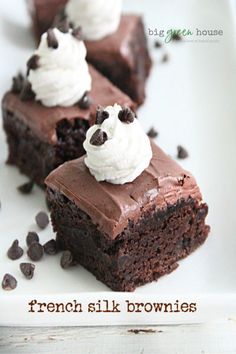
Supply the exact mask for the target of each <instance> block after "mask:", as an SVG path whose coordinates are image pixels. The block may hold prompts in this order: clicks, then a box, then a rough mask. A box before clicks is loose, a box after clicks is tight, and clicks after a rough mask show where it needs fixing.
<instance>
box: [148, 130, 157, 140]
mask: <svg viewBox="0 0 236 354" xmlns="http://www.w3.org/2000/svg"><path fill="white" fill-rule="evenodd" d="M147 135H148V136H149V138H151V139H155V138H156V137H157V136H158V132H157V131H156V129H155V128H154V127H151V128H150V129H149V131H148V132H147Z"/></svg>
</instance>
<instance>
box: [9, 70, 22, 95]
mask: <svg viewBox="0 0 236 354" xmlns="http://www.w3.org/2000/svg"><path fill="white" fill-rule="evenodd" d="M24 81H25V78H24V76H23V75H22V74H21V73H19V74H18V75H17V76H14V77H13V78H12V87H11V92H13V93H16V94H19V93H20V92H21V90H22V89H23V86H24Z"/></svg>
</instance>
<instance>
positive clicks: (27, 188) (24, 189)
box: [17, 181, 34, 194]
mask: <svg viewBox="0 0 236 354" xmlns="http://www.w3.org/2000/svg"><path fill="white" fill-rule="evenodd" d="M33 186H34V182H33V181H29V182H26V183H24V184H22V185H21V186H19V187H17V189H18V191H19V192H21V193H22V194H30V193H31V191H32V189H33Z"/></svg>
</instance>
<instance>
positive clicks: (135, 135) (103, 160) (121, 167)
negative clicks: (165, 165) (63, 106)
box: [83, 104, 152, 184]
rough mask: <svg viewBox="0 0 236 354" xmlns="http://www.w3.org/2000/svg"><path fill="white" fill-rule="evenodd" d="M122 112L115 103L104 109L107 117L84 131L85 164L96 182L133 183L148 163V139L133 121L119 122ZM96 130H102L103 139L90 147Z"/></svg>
mask: <svg viewBox="0 0 236 354" xmlns="http://www.w3.org/2000/svg"><path fill="white" fill-rule="evenodd" d="M121 110H122V108H121V106H119V105H118V104H115V105H114V106H108V107H106V108H105V109H104V111H105V112H108V114H109V116H108V117H107V118H106V119H105V120H103V122H102V123H101V124H95V125H93V126H92V127H91V128H89V130H88V131H87V134H86V140H85V142H84V144H83V145H84V149H85V150H86V152H87V155H86V157H85V160H84V162H85V164H86V166H87V167H88V168H89V170H90V173H91V174H92V175H93V176H94V177H95V178H96V180H97V181H107V182H110V183H113V184H124V183H127V182H132V181H133V180H134V179H135V178H136V177H138V176H139V175H140V174H141V173H142V172H143V171H144V170H145V169H146V168H147V167H148V166H149V163H150V161H151V158H152V149H151V144H150V140H149V138H148V136H147V135H146V134H145V133H144V131H143V129H142V127H141V125H140V123H139V121H138V120H137V119H136V118H134V120H133V122H130V123H129V124H127V123H125V122H122V121H121V120H120V119H119V112H120V111H121ZM98 131H102V132H103V134H104V135H105V137H106V139H104V141H103V142H102V143H101V144H99V145H98V144H92V142H93V137H94V136H95V135H96V134H95V133H97V132H98Z"/></svg>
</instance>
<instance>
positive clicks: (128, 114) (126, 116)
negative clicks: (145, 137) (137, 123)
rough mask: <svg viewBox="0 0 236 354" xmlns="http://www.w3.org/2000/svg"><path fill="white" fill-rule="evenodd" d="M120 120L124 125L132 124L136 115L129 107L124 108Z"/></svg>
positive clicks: (119, 114)
mask: <svg viewBox="0 0 236 354" xmlns="http://www.w3.org/2000/svg"><path fill="white" fill-rule="evenodd" d="M118 118H119V120H120V121H121V122H123V123H127V124H129V123H132V122H133V121H134V118H135V115H134V112H132V111H131V109H130V108H129V107H122V110H121V111H120V112H119V113H118Z"/></svg>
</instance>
